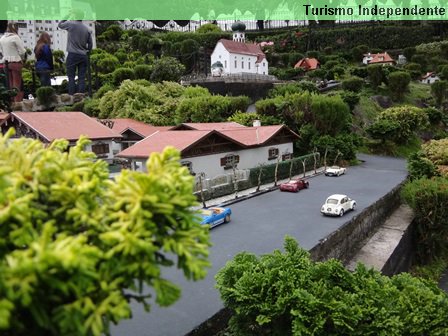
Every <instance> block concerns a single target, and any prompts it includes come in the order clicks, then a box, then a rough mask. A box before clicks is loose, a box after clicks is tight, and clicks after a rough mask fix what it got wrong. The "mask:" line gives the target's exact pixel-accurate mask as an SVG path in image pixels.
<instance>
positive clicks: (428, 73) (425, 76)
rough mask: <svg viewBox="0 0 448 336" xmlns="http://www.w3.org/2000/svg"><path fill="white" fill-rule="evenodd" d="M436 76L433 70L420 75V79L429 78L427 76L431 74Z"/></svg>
mask: <svg viewBox="0 0 448 336" xmlns="http://www.w3.org/2000/svg"><path fill="white" fill-rule="evenodd" d="M433 75H434V76H437V75H436V74H435V73H434V72H427V73H426V75H423V76H422V79H426V78H429V77H431V76H433Z"/></svg>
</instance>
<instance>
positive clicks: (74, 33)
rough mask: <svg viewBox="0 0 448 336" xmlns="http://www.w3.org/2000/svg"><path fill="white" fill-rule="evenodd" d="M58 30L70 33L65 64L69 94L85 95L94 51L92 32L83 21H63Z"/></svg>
mask: <svg viewBox="0 0 448 336" xmlns="http://www.w3.org/2000/svg"><path fill="white" fill-rule="evenodd" d="M69 15H72V14H69ZM58 28H59V29H65V30H67V31H68V36H67V52H68V55H67V59H66V62H65V65H66V68H67V77H68V93H69V94H70V95H73V94H75V93H77V92H81V93H84V92H85V80H86V71H87V64H88V62H89V61H88V53H89V52H90V50H92V32H91V31H90V30H89V28H88V27H87V26H85V25H84V24H83V23H82V21H81V20H77V21H67V20H62V21H61V22H59V24H58ZM76 71H77V72H78V85H76V82H75V75H76Z"/></svg>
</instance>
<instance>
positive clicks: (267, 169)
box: [194, 152, 321, 201]
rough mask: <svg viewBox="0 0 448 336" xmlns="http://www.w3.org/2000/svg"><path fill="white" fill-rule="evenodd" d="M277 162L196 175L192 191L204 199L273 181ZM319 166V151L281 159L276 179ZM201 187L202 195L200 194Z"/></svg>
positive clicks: (298, 173)
mask: <svg viewBox="0 0 448 336" xmlns="http://www.w3.org/2000/svg"><path fill="white" fill-rule="evenodd" d="M276 166H277V164H276V163H274V164H269V165H260V166H258V167H255V168H252V169H244V170H240V169H235V171H231V172H229V173H228V174H222V175H218V176H215V177H213V178H209V177H207V176H204V175H200V174H198V175H196V177H195V186H194V193H195V195H197V197H198V199H199V200H201V197H203V198H204V201H207V200H210V199H213V198H217V197H221V196H225V195H230V194H232V193H235V192H238V191H241V190H245V189H249V188H253V187H257V186H258V185H259V184H261V185H262V184H268V183H273V185H274V181H275V180H276V178H275V170H276ZM320 166H321V155H320V153H317V152H316V153H311V154H307V155H304V156H300V157H296V158H293V159H291V160H286V161H281V162H279V163H278V167H277V180H282V179H286V178H289V177H292V176H297V175H301V174H303V173H304V172H305V171H312V170H314V169H317V168H319V167H320ZM260 170H261V175H260ZM201 187H202V196H201Z"/></svg>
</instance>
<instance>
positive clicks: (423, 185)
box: [402, 177, 448, 262]
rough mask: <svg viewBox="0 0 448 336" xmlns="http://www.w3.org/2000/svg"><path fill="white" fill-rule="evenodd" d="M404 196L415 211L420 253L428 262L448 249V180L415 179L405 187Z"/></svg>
mask: <svg viewBox="0 0 448 336" xmlns="http://www.w3.org/2000/svg"><path fill="white" fill-rule="evenodd" d="M402 195H403V197H404V199H405V200H406V202H407V203H408V204H409V205H410V206H411V208H412V209H413V210H414V214H415V230H416V235H417V239H416V242H417V244H416V248H417V256H418V258H419V259H420V261H422V262H428V261H431V260H433V259H434V258H436V257H437V256H440V255H446V252H447V250H448V245H447V243H446V242H447V240H448V207H447V204H448V179H447V178H443V177H434V178H432V179H426V178H422V179H418V180H414V181H412V182H410V183H408V184H406V186H405V187H404V188H403V192H402Z"/></svg>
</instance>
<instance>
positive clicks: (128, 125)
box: [109, 118, 172, 138]
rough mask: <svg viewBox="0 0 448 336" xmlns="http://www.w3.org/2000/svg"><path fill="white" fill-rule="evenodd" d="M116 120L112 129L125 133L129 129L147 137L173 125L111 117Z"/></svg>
mask: <svg viewBox="0 0 448 336" xmlns="http://www.w3.org/2000/svg"><path fill="white" fill-rule="evenodd" d="M109 120H111V121H113V122H114V125H113V127H112V130H114V131H116V132H118V133H120V134H123V133H124V132H125V131H127V130H128V129H130V130H132V131H133V132H135V133H137V134H139V135H141V136H142V137H144V138H145V137H147V136H148V135H151V134H153V133H154V132H157V131H166V130H169V129H171V127H172V126H153V125H149V124H146V123H144V122H142V121H137V120H134V119H130V118H117V119H109Z"/></svg>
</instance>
